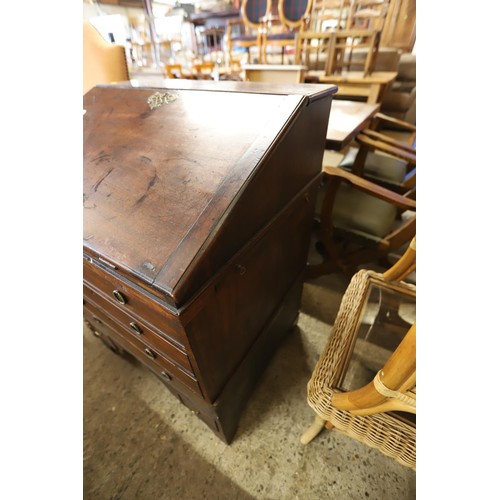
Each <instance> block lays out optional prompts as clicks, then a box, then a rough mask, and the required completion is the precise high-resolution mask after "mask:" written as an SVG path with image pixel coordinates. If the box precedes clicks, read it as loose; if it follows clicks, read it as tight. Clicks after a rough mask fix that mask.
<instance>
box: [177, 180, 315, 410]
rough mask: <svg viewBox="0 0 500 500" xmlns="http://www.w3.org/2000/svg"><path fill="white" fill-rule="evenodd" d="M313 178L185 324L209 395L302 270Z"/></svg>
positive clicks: (215, 392)
mask: <svg viewBox="0 0 500 500" xmlns="http://www.w3.org/2000/svg"><path fill="white" fill-rule="evenodd" d="M318 183H319V177H318V178H317V182H316V183H313V185H312V186H310V187H309V189H308V190H305V191H303V192H302V193H301V196H298V197H297V198H296V199H295V200H294V202H293V203H292V204H291V205H289V206H288V207H287V209H286V210H284V212H283V214H281V215H280V216H279V217H277V218H276V219H275V220H274V222H273V223H272V224H271V225H269V226H268V227H267V228H265V230H263V231H262V233H260V234H259V237H258V238H256V239H255V240H252V241H251V242H250V243H249V244H248V245H247V247H246V249H245V251H244V252H242V253H241V254H238V258H237V259H236V260H234V261H232V262H231V265H230V266H229V267H228V269H227V271H225V272H224V273H222V276H221V277H220V278H219V279H218V280H217V281H216V282H215V283H214V284H213V294H212V295H211V300H210V301H207V302H206V303H205V306H204V307H203V309H202V310H201V311H199V313H198V314H197V315H196V317H195V318H194V319H193V320H192V321H191V323H190V324H188V325H186V327H185V328H186V334H187V336H188V337H189V339H190V347H191V350H192V352H193V355H194V357H195V358H196V360H197V364H198V369H199V371H200V374H201V378H202V382H201V383H202V385H203V387H204V389H205V391H206V393H207V394H208V397H209V398H210V400H211V401H214V400H215V399H216V398H217V396H218V395H219V394H220V392H221V390H222V388H223V386H224V384H225V382H226V381H227V379H228V377H229V376H230V375H231V373H232V372H233V371H234V370H235V368H236V366H237V365H238V364H239V363H240V362H241V360H242V359H243V358H244V357H245V355H246V353H247V352H248V350H249V349H250V346H251V345H252V343H253V342H254V340H255V338H256V337H257V336H258V335H259V333H260V332H261V331H262V330H263V329H264V327H265V325H266V323H267V322H268V321H269V320H270V318H271V317H272V316H273V315H274V314H275V310H276V309H277V308H278V307H279V304H280V303H281V302H282V300H283V298H284V297H285V296H286V294H287V292H288V290H289V289H290V288H291V286H292V284H293V282H294V281H295V280H296V279H297V276H298V274H299V273H301V272H302V270H303V267H302V265H301V263H302V262H305V259H306V253H307V243H308V241H309V234H310V231H311V223H312V214H313V210H314V193H315V189H316V187H317V185H318ZM262 256H265V258H262ZM215 332H217V333H216V334H215ZM236 332H237V333H236Z"/></svg>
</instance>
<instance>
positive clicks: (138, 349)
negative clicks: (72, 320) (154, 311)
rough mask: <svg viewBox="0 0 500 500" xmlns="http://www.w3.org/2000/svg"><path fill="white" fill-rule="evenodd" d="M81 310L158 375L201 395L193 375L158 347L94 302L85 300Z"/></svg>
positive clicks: (90, 320) (88, 318) (87, 317)
mask: <svg viewBox="0 0 500 500" xmlns="http://www.w3.org/2000/svg"><path fill="white" fill-rule="evenodd" d="M83 310H84V317H85V319H87V321H89V322H90V323H91V325H92V326H93V327H94V328H95V329H96V330H97V331H100V330H103V331H104V333H105V334H106V335H108V336H110V337H111V338H112V339H116V342H117V343H118V344H119V345H120V346H121V347H123V348H124V349H125V350H126V351H128V352H129V353H130V354H132V355H133V356H134V357H135V358H137V359H138V360H139V361H141V362H142V363H144V364H146V365H147V366H148V367H149V368H151V369H152V370H153V371H154V372H155V373H157V374H158V375H160V376H161V377H162V379H163V380H165V381H168V382H170V383H171V384H174V385H177V387H182V388H184V389H186V388H187V389H189V390H190V391H191V392H193V393H195V394H197V395H199V396H203V395H202V393H201V390H200V386H199V385H198V382H197V380H196V379H195V378H194V377H192V376H190V375H189V374H188V373H186V372H185V371H184V370H182V369H180V368H179V367H178V366H176V365H175V364H173V363H172V362H171V361H170V360H169V359H167V358H165V357H164V356H163V355H162V353H161V352H160V351H159V350H158V349H155V348H154V347H153V346H151V345H149V344H147V343H146V342H144V341H143V340H142V339H139V338H136V337H135V336H133V334H130V333H129V332H128V331H127V330H125V329H124V328H123V327H121V326H120V325H118V324H117V323H116V322H115V321H113V319H111V318H110V317H109V316H107V315H106V314H105V313H104V312H103V311H102V310H101V309H100V308H99V307H98V306H97V305H96V304H93V303H92V302H91V301H89V300H86V301H85V305H84V308H83Z"/></svg>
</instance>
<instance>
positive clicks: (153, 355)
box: [144, 347, 156, 359]
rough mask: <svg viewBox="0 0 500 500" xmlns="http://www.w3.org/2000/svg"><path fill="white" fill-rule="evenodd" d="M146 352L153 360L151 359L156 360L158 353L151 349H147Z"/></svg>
mask: <svg viewBox="0 0 500 500" xmlns="http://www.w3.org/2000/svg"><path fill="white" fill-rule="evenodd" d="M144 352H145V353H146V354H147V355H148V356H149V357H150V358H151V359H155V358H156V353H155V352H154V351H152V350H151V349H150V348H149V347H146V349H144Z"/></svg>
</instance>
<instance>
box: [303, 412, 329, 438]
mask: <svg viewBox="0 0 500 500" xmlns="http://www.w3.org/2000/svg"><path fill="white" fill-rule="evenodd" d="M324 427H325V420H323V419H322V418H321V417H320V416H319V415H316V417H315V418H314V422H313V423H312V425H311V427H309V429H307V430H306V432H304V434H302V436H300V442H301V443H302V444H308V443H310V442H311V441H312V440H313V439H314V438H315V437H316V436H317V435H318V434H319V433H320V432H321V431H322V430H323V429H324Z"/></svg>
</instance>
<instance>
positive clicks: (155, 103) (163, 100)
mask: <svg viewBox="0 0 500 500" xmlns="http://www.w3.org/2000/svg"><path fill="white" fill-rule="evenodd" d="M177 97H178V95H176V94H171V93H170V92H155V93H154V94H151V95H150V96H149V97H148V104H149V108H150V109H155V108H159V107H160V106H163V105H164V104H168V103H169V102H172V101H175V100H176V99H177Z"/></svg>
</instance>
